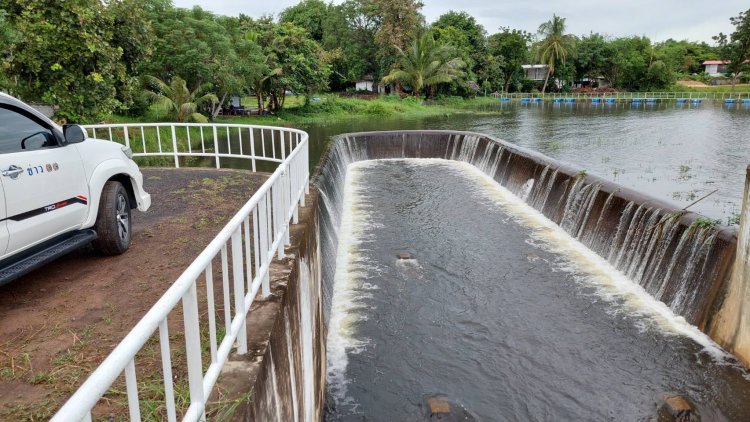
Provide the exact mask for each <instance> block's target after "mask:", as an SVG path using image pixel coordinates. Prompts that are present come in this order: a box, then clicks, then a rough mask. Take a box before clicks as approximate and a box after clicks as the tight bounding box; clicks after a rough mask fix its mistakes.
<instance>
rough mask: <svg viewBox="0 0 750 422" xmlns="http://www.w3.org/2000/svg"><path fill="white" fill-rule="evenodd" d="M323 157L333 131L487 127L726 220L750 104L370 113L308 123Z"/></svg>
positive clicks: (738, 183)
mask: <svg viewBox="0 0 750 422" xmlns="http://www.w3.org/2000/svg"><path fill="white" fill-rule="evenodd" d="M304 129H305V130H307V131H309V133H310V135H311V139H312V145H311V157H313V161H314V162H317V157H319V156H320V154H321V153H322V150H323V148H324V147H325V145H326V143H327V142H329V140H330V137H331V136H333V135H337V134H340V133H346V132H360V131H371V130H395V129H453V130H467V131H475V132H481V133H484V134H487V135H490V136H493V137H496V138H501V139H504V140H506V141H508V142H511V143H515V144H518V145H521V146H524V147H528V148H531V149H534V150H537V151H540V152H542V153H544V154H546V155H548V156H550V157H553V158H556V159H559V160H561V161H564V162H568V163H571V164H574V165H575V166H577V167H580V168H583V169H585V170H586V171H587V172H588V173H591V174H597V175H599V176H602V177H605V178H608V179H611V180H614V181H616V182H617V183H620V184H622V185H625V186H628V187H632V188H635V189H637V190H639V191H641V192H644V193H648V194H651V195H654V196H656V197H658V198H660V199H664V200H667V201H671V202H673V203H675V204H676V205H679V206H680V207H684V206H687V205H689V204H690V203H692V202H694V201H695V200H697V199H700V198H701V197H702V196H704V195H706V194H709V193H710V192H712V191H714V190H717V192H716V193H714V194H712V195H711V196H709V197H708V198H706V199H705V200H702V201H700V202H698V203H697V204H695V205H694V206H693V207H691V208H690V209H691V210H694V211H696V212H700V213H702V214H704V215H706V216H708V217H711V218H714V219H720V220H721V221H722V222H723V223H724V224H726V223H727V222H733V221H734V220H735V219H736V216H737V214H738V213H739V208H740V205H741V201H742V198H741V194H742V186H743V184H744V180H745V168H746V167H747V165H748V164H750V107H748V106H743V105H732V106H729V107H728V106H725V105H723V104H721V103H711V102H706V103H703V104H701V105H698V106H693V105H683V106H680V105H676V104H657V105H645V104H643V105H640V106H632V105H630V104H614V105H613V104H600V105H592V104H585V103H574V104H545V105H536V104H529V105H519V104H500V103H498V105H497V106H496V107H492V108H491V109H488V110H485V111H483V112H477V113H472V114H462V115H454V116H450V117H431V118H426V119H411V120H410V119H406V120H405V119H392V118H386V119H384V118H377V117H374V118H368V119H356V120H351V121H345V122H340V123H336V124H331V125H321V126H314V127H306V128H304Z"/></svg>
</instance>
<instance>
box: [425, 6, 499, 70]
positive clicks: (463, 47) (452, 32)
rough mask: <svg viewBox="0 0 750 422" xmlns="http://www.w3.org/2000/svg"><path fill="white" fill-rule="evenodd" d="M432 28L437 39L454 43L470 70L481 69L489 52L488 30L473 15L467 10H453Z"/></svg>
mask: <svg viewBox="0 0 750 422" xmlns="http://www.w3.org/2000/svg"><path fill="white" fill-rule="evenodd" d="M432 30H433V31H434V33H435V35H436V36H435V38H436V39H437V40H444V41H445V42H448V43H450V44H452V45H453V46H454V47H456V49H458V51H459V52H461V53H462V58H463V60H464V61H465V62H466V64H467V68H468V69H469V70H470V71H472V72H473V73H477V72H478V71H479V64H480V62H481V61H482V57H483V56H485V55H486V52H487V46H486V40H485V35H486V31H485V30H484V27H483V26H482V25H480V24H478V23H477V21H476V19H474V17H473V16H471V15H469V14H468V13H466V12H455V11H453V10H451V11H449V12H447V13H444V14H443V15H441V16H440V17H439V18H438V19H437V20H436V21H435V22H434V23H433V24H432Z"/></svg>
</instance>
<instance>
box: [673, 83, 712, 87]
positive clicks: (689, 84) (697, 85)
mask: <svg viewBox="0 0 750 422" xmlns="http://www.w3.org/2000/svg"><path fill="white" fill-rule="evenodd" d="M677 85H682V86H687V87H697V88H706V87H708V86H709V85H706V84H704V83H703V82H698V81H677Z"/></svg>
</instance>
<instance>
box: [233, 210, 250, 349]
mask: <svg viewBox="0 0 750 422" xmlns="http://www.w3.org/2000/svg"><path fill="white" fill-rule="evenodd" d="M241 230H242V225H240V227H239V228H238V229H237V230H235V231H234V233H232V279H233V281H234V314H235V315H236V316H237V315H241V316H242V326H241V327H240V332H239V333H237V353H238V354H240V355H244V354H245V353H247V328H246V326H247V325H246V324H247V321H246V320H245V317H246V315H245V279H244V276H245V272H244V271H243V258H242V232H241Z"/></svg>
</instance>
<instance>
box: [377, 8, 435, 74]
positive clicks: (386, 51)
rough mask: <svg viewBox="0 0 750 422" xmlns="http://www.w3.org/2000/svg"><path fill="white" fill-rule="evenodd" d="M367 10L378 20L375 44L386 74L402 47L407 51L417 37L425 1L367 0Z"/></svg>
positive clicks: (381, 66) (421, 24)
mask: <svg viewBox="0 0 750 422" xmlns="http://www.w3.org/2000/svg"><path fill="white" fill-rule="evenodd" d="M365 1H366V2H368V3H369V4H367V3H365V4H366V12H367V13H370V14H373V15H374V18H375V19H376V21H377V22H378V29H377V31H376V32H375V44H376V45H377V46H378V54H377V58H378V61H379V63H380V69H381V70H382V71H383V73H385V72H387V69H389V68H390V67H391V65H392V64H393V62H394V57H396V56H397V54H398V50H406V49H407V47H408V46H410V45H411V44H412V42H413V41H414V40H415V39H416V38H417V35H418V33H419V31H420V29H421V28H422V26H423V24H424V17H423V16H422V15H421V14H420V12H419V11H420V9H422V6H423V4H422V2H420V1H417V0H365Z"/></svg>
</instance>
